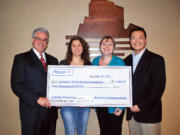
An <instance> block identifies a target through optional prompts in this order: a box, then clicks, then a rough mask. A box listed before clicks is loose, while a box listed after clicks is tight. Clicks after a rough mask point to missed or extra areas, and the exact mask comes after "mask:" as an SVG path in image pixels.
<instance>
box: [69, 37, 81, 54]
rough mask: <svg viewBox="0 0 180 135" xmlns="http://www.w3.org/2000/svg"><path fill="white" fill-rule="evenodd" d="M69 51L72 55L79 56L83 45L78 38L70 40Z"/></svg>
mask: <svg viewBox="0 0 180 135" xmlns="http://www.w3.org/2000/svg"><path fill="white" fill-rule="evenodd" d="M71 51H72V54H73V56H81V54H82V52H83V46H82V44H81V42H80V41H79V40H74V41H73V42H72V45H71Z"/></svg>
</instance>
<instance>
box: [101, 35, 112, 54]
mask: <svg viewBox="0 0 180 135" xmlns="http://www.w3.org/2000/svg"><path fill="white" fill-rule="evenodd" d="M100 51H101V53H102V55H112V54H113V51H114V42H113V40H112V39H109V38H105V39H104V40H103V41H102V43H101V44H100Z"/></svg>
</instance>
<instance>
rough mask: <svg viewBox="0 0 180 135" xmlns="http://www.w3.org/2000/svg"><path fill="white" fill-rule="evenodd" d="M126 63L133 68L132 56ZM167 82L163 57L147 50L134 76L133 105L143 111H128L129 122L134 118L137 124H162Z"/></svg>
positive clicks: (127, 58)
mask: <svg viewBox="0 0 180 135" xmlns="http://www.w3.org/2000/svg"><path fill="white" fill-rule="evenodd" d="M125 63H126V64H127V65H129V66H132V63H133V59H132V55H129V56H128V57H126V58H125ZM165 82H166V75H165V63H164V59H163V57H161V56H159V55H157V54H155V53H152V52H150V51H148V50H147V49H146V50H145V52H144V54H143V55H142V57H141V59H140V61H139V63H138V65H137V67H136V70H135V72H134V74H133V75H132V91H133V105H138V106H139V108H140V110H141V111H140V112H137V113H133V112H131V111H130V109H127V120H130V119H131V118H132V116H133V117H134V119H135V120H136V121H137V122H142V123H156V122H160V121H161V120H162V105H161V97H162V94H163V92H164V89H165Z"/></svg>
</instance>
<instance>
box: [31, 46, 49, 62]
mask: <svg viewBox="0 0 180 135" xmlns="http://www.w3.org/2000/svg"><path fill="white" fill-rule="evenodd" d="M33 51H34V53H35V54H36V56H37V57H38V58H39V59H41V55H40V54H39V52H38V51H37V50H36V49H35V48H33ZM42 57H43V58H44V60H45V62H46V56H45V53H44V52H43V53H42Z"/></svg>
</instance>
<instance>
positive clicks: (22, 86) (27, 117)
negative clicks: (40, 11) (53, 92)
mask: <svg viewBox="0 0 180 135" xmlns="http://www.w3.org/2000/svg"><path fill="white" fill-rule="evenodd" d="M48 41H49V32H48V31H47V30H46V29H45V28H42V27H40V28H37V29H35V30H34V31H33V34H32V45H33V48H32V49H31V50H30V51H28V52H24V53H21V54H18V55H16V56H15V58H14V63H13V67H12V72H11V87H12V90H13V92H14V93H15V94H16V95H17V96H18V97H19V111H20V120H21V132H22V135H55V130H56V120H57V109H56V108H54V107H51V104H50V102H49V100H48V99H47V98H46V85H47V65H56V64H58V60H57V59H56V58H55V57H53V56H51V55H49V54H47V53H45V50H46V48H47V45H48Z"/></svg>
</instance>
